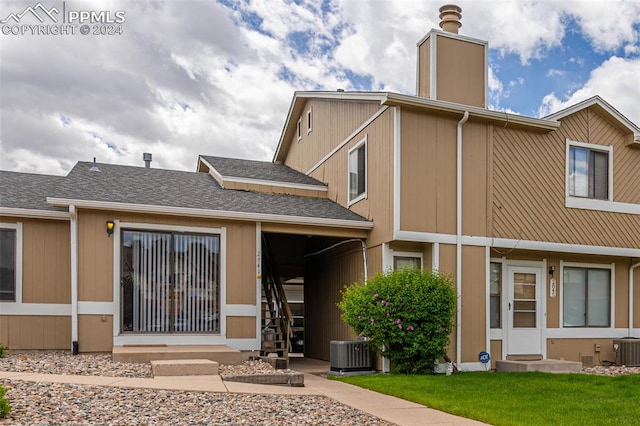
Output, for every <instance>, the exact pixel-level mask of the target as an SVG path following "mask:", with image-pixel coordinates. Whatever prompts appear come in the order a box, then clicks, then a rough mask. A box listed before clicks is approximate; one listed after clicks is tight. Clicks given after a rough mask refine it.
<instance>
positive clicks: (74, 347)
mask: <svg viewBox="0 0 640 426" xmlns="http://www.w3.org/2000/svg"><path fill="white" fill-rule="evenodd" d="M69 217H70V218H71V353H73V354H74V355H77V354H78V212H77V211H76V206H74V205H70V206H69Z"/></svg>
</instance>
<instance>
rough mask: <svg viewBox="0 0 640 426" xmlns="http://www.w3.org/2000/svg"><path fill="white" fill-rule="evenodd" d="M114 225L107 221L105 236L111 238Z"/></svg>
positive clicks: (112, 222)
mask: <svg viewBox="0 0 640 426" xmlns="http://www.w3.org/2000/svg"><path fill="white" fill-rule="evenodd" d="M115 226H116V223H115V222H114V221H112V220H108V221H107V235H108V236H111V234H113V228H115Z"/></svg>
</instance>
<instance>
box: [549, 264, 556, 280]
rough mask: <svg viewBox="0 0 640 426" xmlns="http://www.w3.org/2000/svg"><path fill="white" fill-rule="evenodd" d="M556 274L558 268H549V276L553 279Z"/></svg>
mask: <svg viewBox="0 0 640 426" xmlns="http://www.w3.org/2000/svg"><path fill="white" fill-rule="evenodd" d="M554 272H556V267H555V266H553V265H551V266H549V275H551V276H552V277H553V274H554Z"/></svg>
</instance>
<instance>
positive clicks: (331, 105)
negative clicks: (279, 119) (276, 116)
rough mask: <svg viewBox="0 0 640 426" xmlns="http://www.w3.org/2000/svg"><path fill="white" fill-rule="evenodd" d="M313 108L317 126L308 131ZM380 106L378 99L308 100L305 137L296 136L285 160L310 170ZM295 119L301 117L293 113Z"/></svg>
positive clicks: (304, 110)
mask: <svg viewBox="0 0 640 426" xmlns="http://www.w3.org/2000/svg"><path fill="white" fill-rule="evenodd" d="M309 108H312V111H313V126H312V131H311V133H309V134H307V124H306V118H307V111H308V110H309ZM379 109H380V103H378V102H356V101H331V100H321V99H311V100H308V101H307V103H306V105H305V106H304V108H303V109H302V111H303V112H302V139H301V140H300V141H298V140H297V132H294V135H293V140H292V141H291V145H290V148H289V152H288V153H287V158H286V160H285V164H286V165H287V166H289V167H291V168H293V169H296V170H298V171H301V172H302V173H306V172H307V171H308V170H309V169H310V168H311V167H313V166H314V165H315V164H316V163H317V162H318V161H320V160H321V159H322V158H323V157H324V156H325V155H327V154H328V153H329V152H331V150H332V149H334V148H335V147H336V146H337V145H338V144H339V143H340V142H342V141H343V140H344V139H345V138H346V137H347V136H349V135H350V134H351V133H353V131H354V130H356V129H357V128H358V127H359V126H360V125H361V124H362V123H364V122H365V121H367V120H368V119H369V117H371V116H372V115H373V114H375V112H376V111H378V110H379ZM292 121H293V122H294V125H295V123H296V122H297V121H298V118H297V117H292Z"/></svg>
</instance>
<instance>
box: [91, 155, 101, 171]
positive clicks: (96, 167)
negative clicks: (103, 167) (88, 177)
mask: <svg viewBox="0 0 640 426" xmlns="http://www.w3.org/2000/svg"><path fill="white" fill-rule="evenodd" d="M89 171H90V172H99V171H100V169H99V168H98V164H96V157H93V164H92V165H91V167H90V168H89Z"/></svg>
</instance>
